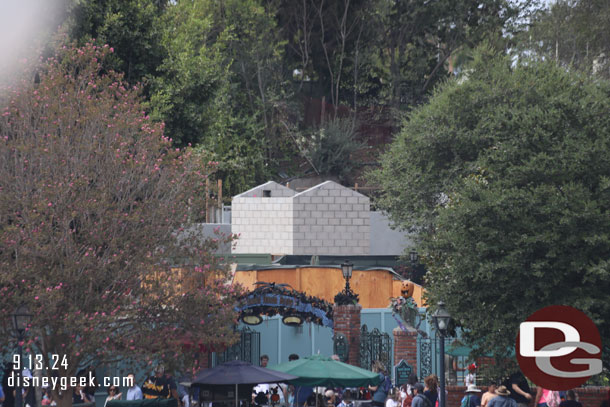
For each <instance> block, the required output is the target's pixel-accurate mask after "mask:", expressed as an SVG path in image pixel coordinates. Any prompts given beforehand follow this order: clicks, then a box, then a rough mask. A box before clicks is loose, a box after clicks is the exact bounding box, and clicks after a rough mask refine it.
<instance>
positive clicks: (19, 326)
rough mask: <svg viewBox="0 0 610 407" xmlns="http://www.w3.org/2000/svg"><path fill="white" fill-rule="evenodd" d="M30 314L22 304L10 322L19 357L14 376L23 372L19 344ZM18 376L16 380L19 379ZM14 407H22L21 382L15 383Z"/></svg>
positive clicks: (12, 315)
mask: <svg viewBox="0 0 610 407" xmlns="http://www.w3.org/2000/svg"><path fill="white" fill-rule="evenodd" d="M31 319H32V314H30V313H29V311H28V307H27V306H26V305H24V304H22V305H20V306H19V307H18V308H17V309H16V310H15V311H14V312H13V313H12V314H11V322H12V323H13V330H14V331H15V333H16V336H17V354H18V355H19V366H18V367H19V371H18V372H15V374H17V375H19V376H21V374H22V371H23V367H22V366H23V364H22V362H21V361H22V358H21V356H22V355H21V354H22V352H23V349H22V345H21V343H22V342H23V338H24V337H25V330H26V329H27V327H28V325H29V324H30V320H31ZM19 376H18V377H17V378H19ZM15 407H23V398H22V394H21V380H18V382H17V388H16V389H15Z"/></svg>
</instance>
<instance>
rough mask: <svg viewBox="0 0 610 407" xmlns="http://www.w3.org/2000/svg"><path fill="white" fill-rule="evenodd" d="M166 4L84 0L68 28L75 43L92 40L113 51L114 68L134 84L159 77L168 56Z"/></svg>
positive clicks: (72, 14)
mask: <svg viewBox="0 0 610 407" xmlns="http://www.w3.org/2000/svg"><path fill="white" fill-rule="evenodd" d="M165 3H166V1H163V0H161V1H160V0H81V1H75V2H74V5H73V6H72V7H71V9H70V12H69V19H68V20H67V28H68V31H69V32H70V36H71V38H72V39H73V40H76V41H77V42H78V43H79V44H81V45H82V44H84V43H85V42H87V41H90V40H91V39H92V38H94V39H96V40H97V41H98V42H99V43H106V44H108V45H109V46H111V47H113V48H114V50H115V53H114V55H113V60H114V68H115V69H116V70H118V71H121V72H124V73H125V79H126V80H127V81H128V82H130V83H131V84H136V83H138V82H142V81H143V80H144V79H146V78H149V77H151V76H154V75H155V72H156V69H157V67H158V66H159V65H160V64H161V61H162V60H163V58H164V56H165V51H164V49H163V47H162V42H161V35H162V30H161V27H162V25H161V23H160V17H161V16H162V14H163V12H164V10H165Z"/></svg>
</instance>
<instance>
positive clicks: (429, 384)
mask: <svg viewBox="0 0 610 407" xmlns="http://www.w3.org/2000/svg"><path fill="white" fill-rule="evenodd" d="M424 384H425V385H426V387H425V388H424V396H426V397H428V400H430V404H431V405H432V406H436V401H437V400H438V387H439V383H438V377H436V375H434V374H431V375H430V376H428V377H426V378H425V379H424Z"/></svg>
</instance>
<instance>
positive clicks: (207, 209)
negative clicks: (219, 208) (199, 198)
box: [205, 178, 210, 223]
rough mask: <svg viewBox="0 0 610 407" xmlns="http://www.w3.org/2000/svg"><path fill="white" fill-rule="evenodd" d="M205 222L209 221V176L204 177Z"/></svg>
mask: <svg viewBox="0 0 610 407" xmlns="http://www.w3.org/2000/svg"><path fill="white" fill-rule="evenodd" d="M205 223H210V178H206V179H205Z"/></svg>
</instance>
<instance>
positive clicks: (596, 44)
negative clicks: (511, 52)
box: [519, 0, 610, 79]
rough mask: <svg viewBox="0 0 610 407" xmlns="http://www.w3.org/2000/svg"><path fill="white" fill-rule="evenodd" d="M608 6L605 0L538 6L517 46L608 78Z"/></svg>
mask: <svg viewBox="0 0 610 407" xmlns="http://www.w3.org/2000/svg"><path fill="white" fill-rule="evenodd" d="M608 38H610V7H608V2H607V1H604V0H558V1H556V2H553V3H552V4H551V6H550V7H549V8H548V9H541V10H538V11H537V13H536V14H535V16H534V18H533V19H532V22H531V26H530V29H529V30H527V31H526V32H524V33H523V34H522V39H521V42H520V44H519V47H520V48H521V49H523V50H526V51H534V52H535V53H536V54H537V55H539V56H541V57H545V58H550V59H554V60H555V61H557V62H559V63H561V64H562V65H564V66H566V67H570V69H574V68H576V69H580V70H582V71H584V72H587V73H590V74H595V75H599V76H602V77H604V78H606V79H609V78H610V41H608Z"/></svg>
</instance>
